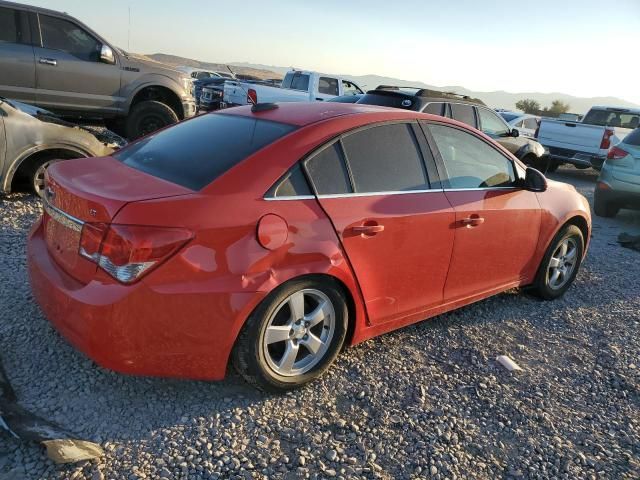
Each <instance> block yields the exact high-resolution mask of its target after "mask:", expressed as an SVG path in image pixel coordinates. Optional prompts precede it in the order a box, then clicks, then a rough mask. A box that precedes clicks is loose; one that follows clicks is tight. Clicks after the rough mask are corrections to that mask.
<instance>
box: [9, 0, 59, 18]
mask: <svg viewBox="0 0 640 480" xmlns="http://www.w3.org/2000/svg"><path fill="white" fill-rule="evenodd" d="M0 6H1V7H8V8H18V9H20V10H29V11H31V12H38V13H48V14H52V15H66V16H68V17H71V15H69V14H68V13H67V12H61V11H59V10H51V9H49V8H44V7H36V6H35V5H25V4H24V3H15V2H6V1H4V0H0Z"/></svg>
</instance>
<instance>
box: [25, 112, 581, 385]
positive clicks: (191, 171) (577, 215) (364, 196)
mask: <svg viewBox="0 0 640 480" xmlns="http://www.w3.org/2000/svg"><path fill="white" fill-rule="evenodd" d="M47 182H48V186H47V188H46V195H45V197H46V198H45V203H44V213H43V215H42V218H41V219H40V220H39V221H38V222H37V224H36V225H35V226H34V228H33V230H32V232H31V235H30V239H29V245H28V263H29V271H30V278H31V284H32V288H33V292H34V296H35V298H36V299H37V301H38V303H39V304H40V305H41V307H42V309H43V311H44V313H45V314H46V316H47V317H48V318H49V319H50V320H51V322H52V323H53V324H54V325H55V327H56V328H57V329H58V331H59V332H60V333H61V334H62V335H64V336H65V337H66V338H67V339H68V340H69V342H71V343H72V344H73V345H74V346H75V347H76V348H78V349H79V350H81V351H82V352H84V353H85V354H86V355H88V356H89V357H91V358H92V359H94V360H95V361H96V362H97V363H99V364H100V365H103V366H104V367H107V368H110V369H113V370H117V371H120V372H126V373H133V374H142V375H159V376H174V377H188V378H198V379H222V378H223V377H224V375H225V371H226V367H227V364H228V361H229V359H230V358H231V359H232V360H233V363H234V364H235V366H236V367H237V369H238V370H239V371H240V372H241V373H242V375H243V376H244V377H245V378H247V380H249V381H250V382H251V383H253V384H255V385H257V386H258V387H260V388H262V389H266V390H282V389H290V388H294V387H297V386H300V385H302V384H305V383H307V382H309V381H310V380H312V379H314V378H316V377H318V376H319V375H321V374H322V373H323V372H324V371H326V370H327V368H328V367H329V366H330V365H331V363H332V362H333V361H334V360H335V358H336V356H337V355H338V353H339V351H340V349H341V348H342V346H343V344H345V343H346V344H355V343H358V342H362V341H364V340H366V339H368V338H371V337H374V336H376V335H379V334H381V333H384V332H388V331H390V330H394V329H397V328H400V327H403V326H405V325H409V324H411V323H414V322H417V321H420V320H424V319H426V318H429V317H433V316H434V315H438V314H441V313H443V312H446V311H450V310H453V309H455V308H458V307H460V306H462V305H467V304H470V303H472V302H476V301H478V300H481V299H484V298H487V297H489V296H491V295H495V294H497V293H499V292H502V291H504V290H507V289H510V288H513V287H524V286H529V287H531V289H532V290H533V291H534V292H535V293H537V294H538V295H539V296H541V297H542V298H545V299H553V298H556V297H559V296H561V295H562V294H563V293H564V292H565V291H566V290H567V289H568V288H569V286H570V285H571V283H572V282H573V280H574V278H575V277H576V274H577V272H578V269H579V267H580V263H581V261H582V259H583V257H584V255H585V252H586V249H587V244H588V239H589V234H590V230H591V219H590V213H589V206H588V204H587V201H586V199H585V198H584V197H582V196H581V195H579V194H578V193H577V192H576V191H575V189H574V188H573V187H571V186H569V185H566V184H562V183H557V182H553V181H549V180H546V179H545V177H544V176H543V175H542V174H541V173H540V172H538V171H536V170H533V169H531V168H526V167H525V166H524V165H523V164H522V163H520V162H519V161H518V160H517V159H516V158H515V157H513V156H512V155H511V154H509V152H507V151H506V150H505V149H504V148H502V147H500V146H499V145H498V144H496V143H495V142H494V141H492V140H491V139H490V138H488V137H487V136H485V135H483V134H482V133H480V132H478V131H477V130H474V129H473V128H470V127H468V126H466V125H463V124H461V123H458V122H456V121H453V120H449V119H445V118H442V117H436V116H431V115H425V114H420V113H416V112H409V111H403V110H395V109H386V108H383V107H370V106H360V105H348V104H338V103H334V104H324V103H315V104H285V105H280V106H279V107H278V106H271V107H270V106H266V107H265V106H262V108H253V109H252V108H249V107H242V108H237V109H230V110H226V111H222V112H219V113H214V114H208V115H204V116H200V117H197V118H194V119H191V120H188V121H185V122H182V123H180V124H178V125H176V126H173V127H171V128H168V129H165V130H163V131H161V132H158V133H156V134H153V135H151V136H148V137H145V138H143V139H142V140H140V141H138V142H136V143H133V144H131V145H130V146H128V147H127V148H125V149H123V150H120V151H119V152H117V153H116V154H115V155H113V157H108V158H100V159H88V160H86V159H84V160H70V161H63V162H59V163H56V164H54V165H52V166H51V167H50V168H49V170H48V179H47Z"/></svg>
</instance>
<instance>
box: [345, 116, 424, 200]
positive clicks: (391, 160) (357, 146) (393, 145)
mask: <svg viewBox="0 0 640 480" xmlns="http://www.w3.org/2000/svg"><path fill="white" fill-rule="evenodd" d="M343 144H344V148H345V152H346V154H347V161H348V162H349V167H350V168H351V174H352V175H353V182H354V184H355V185H354V187H355V191H356V193H364V192H391V191H404V190H420V189H425V188H429V186H428V185H429V183H428V181H427V174H426V172H425V169H424V162H423V160H422V156H421V155H420V150H419V148H418V144H417V142H416V138H415V136H414V134H413V131H412V130H411V125H407V124H395V125H380V126H378V127H373V128H368V129H366V130H361V131H359V132H356V133H354V134H352V135H348V136H346V137H345V138H344V139H343Z"/></svg>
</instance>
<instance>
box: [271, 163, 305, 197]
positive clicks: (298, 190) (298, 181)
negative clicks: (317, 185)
mask: <svg viewBox="0 0 640 480" xmlns="http://www.w3.org/2000/svg"><path fill="white" fill-rule="evenodd" d="M300 195H313V193H312V192H311V189H310V188H309V184H308V183H307V179H306V178H305V176H304V173H303V172H302V169H301V168H300V165H296V166H295V167H293V168H292V169H291V170H290V171H288V172H287V173H286V174H285V175H284V177H282V178H281V179H280V180H278V182H276V184H275V186H274V187H273V188H272V189H271V190H270V191H269V193H268V194H267V197H275V198H277V197H298V196H300Z"/></svg>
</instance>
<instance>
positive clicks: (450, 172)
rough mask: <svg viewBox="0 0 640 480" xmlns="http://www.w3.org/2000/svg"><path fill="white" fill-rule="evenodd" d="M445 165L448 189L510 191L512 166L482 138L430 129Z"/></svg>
mask: <svg viewBox="0 0 640 480" xmlns="http://www.w3.org/2000/svg"><path fill="white" fill-rule="evenodd" d="M429 130H430V131H431V133H432V135H433V138H434V140H435V142H436V145H437V146H438V150H439V151H440V155H441V156H442V160H443V161H444V165H445V169H446V174H447V179H448V183H449V187H448V188H487V187H509V186H513V184H514V182H515V174H514V171H513V163H512V162H511V161H510V160H508V159H507V158H506V157H505V156H504V155H502V154H501V153H500V152H498V151H497V150H496V149H495V148H493V147H491V146H490V145H488V144H487V143H485V142H484V141H482V140H480V139H479V138H477V137H475V136H474V135H471V134H470V133H467V132H463V131H462V130H459V129H457V128H452V127H445V126H442V125H429Z"/></svg>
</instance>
